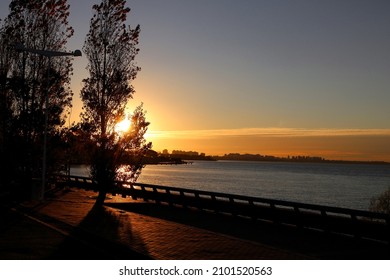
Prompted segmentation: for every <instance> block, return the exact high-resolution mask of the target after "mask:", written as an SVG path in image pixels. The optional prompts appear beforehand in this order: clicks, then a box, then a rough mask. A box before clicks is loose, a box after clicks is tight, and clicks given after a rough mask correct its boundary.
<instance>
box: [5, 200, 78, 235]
mask: <svg viewBox="0 0 390 280" xmlns="http://www.w3.org/2000/svg"><path fill="white" fill-rule="evenodd" d="M11 210H12V211H14V212H16V213H19V214H21V215H23V216H24V217H26V218H28V219H30V220H33V221H35V222H37V223H39V224H41V225H43V226H45V227H48V228H50V229H52V230H54V231H57V232H59V233H61V234H62V235H64V236H66V237H72V238H74V237H73V236H71V234H70V233H69V232H66V231H64V230H62V229H59V228H58V227H55V226H53V225H51V224H48V223H46V222H44V221H42V220H40V219H38V218H35V217H33V216H31V215H28V214H26V213H23V212H21V211H19V210H17V209H16V208H14V207H12V208H11Z"/></svg>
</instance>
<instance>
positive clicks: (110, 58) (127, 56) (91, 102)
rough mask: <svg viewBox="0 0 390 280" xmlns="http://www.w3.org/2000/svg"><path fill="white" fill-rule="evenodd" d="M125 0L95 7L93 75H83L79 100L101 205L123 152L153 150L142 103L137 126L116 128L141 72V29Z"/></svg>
mask: <svg viewBox="0 0 390 280" xmlns="http://www.w3.org/2000/svg"><path fill="white" fill-rule="evenodd" d="M125 3H126V1H124V0H103V1H102V2H101V3H100V4H99V5H94V6H93V7H92V8H93V11H94V14H93V17H92V19H91V22H90V30H89V33H88V35H87V37H86V40H85V44H84V47H83V50H84V53H85V55H86V57H87V58H88V61H89V63H88V67H87V69H88V71H89V77H88V78H87V79H84V87H83V89H82V91H81V98H82V101H83V103H84V107H83V109H84V112H83V113H82V115H81V117H82V122H83V127H84V128H87V129H88V131H89V133H90V135H91V140H92V142H93V143H95V148H94V152H93V155H92V163H91V175H92V177H93V178H94V179H95V180H96V181H97V182H98V184H99V197H98V199H97V204H102V203H103V202H104V199H105V195H106V191H107V189H108V188H109V187H110V186H112V185H113V183H114V180H115V179H116V178H117V175H118V169H119V167H120V163H121V159H122V160H123V158H122V157H124V155H125V154H124V151H126V152H127V153H130V154H131V153H133V154H134V157H135V158H137V160H138V158H139V156H142V154H143V153H144V152H145V151H146V150H147V149H148V148H150V144H146V143H145V140H144V139H143V136H144V133H145V132H146V130H147V127H148V123H147V122H146V121H145V117H144V112H143V110H142V108H141V107H138V108H137V109H136V111H135V112H134V114H133V116H132V118H133V119H132V122H133V128H132V130H131V131H130V132H128V133H125V134H123V135H120V134H118V133H116V132H115V130H114V128H115V125H116V123H117V122H118V121H119V120H121V119H123V117H124V112H125V108H126V105H127V102H128V100H129V99H131V98H132V97H133V93H134V89H133V87H132V85H131V81H132V80H133V79H135V77H136V75H137V72H138V71H139V70H140V68H139V67H138V66H136V65H135V62H134V59H135V56H136V55H137V53H138V51H139V49H138V48H137V44H138V37H139V32H140V27H139V26H136V28H134V29H132V28H131V27H130V26H127V25H126V18H127V14H128V13H129V12H130V9H129V8H126V7H125ZM135 158H134V160H133V161H132V163H133V164H131V165H129V167H128V170H127V171H130V173H129V174H132V175H131V176H130V178H128V179H130V180H135V179H136V178H137V177H138V175H139V172H140V170H141V169H142V164H139V163H138V162H137V160H135Z"/></svg>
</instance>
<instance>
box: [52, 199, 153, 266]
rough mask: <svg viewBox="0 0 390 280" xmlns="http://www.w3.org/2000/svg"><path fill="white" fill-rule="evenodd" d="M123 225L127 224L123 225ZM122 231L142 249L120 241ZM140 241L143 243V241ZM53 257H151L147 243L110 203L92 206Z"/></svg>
mask: <svg viewBox="0 0 390 280" xmlns="http://www.w3.org/2000/svg"><path fill="white" fill-rule="evenodd" d="M123 225H127V226H126V228H123ZM120 235H126V238H128V239H130V240H132V241H133V243H134V242H137V244H138V248H140V247H141V250H140V251H138V252H135V251H134V250H132V248H130V247H129V246H127V245H126V244H123V243H121V242H119V239H120ZM140 244H141V245H140ZM51 258H52V259H73V260H74V259H76V260H77V259H82V260H84V259H88V260H99V259H103V260H119V259H123V260H124V259H126V260H129V259H130V260H143V259H150V257H149V256H148V252H147V250H146V247H145V246H142V240H140V239H139V238H138V237H137V236H136V235H135V234H133V233H132V231H131V225H129V223H128V222H126V223H124V222H123V221H122V217H121V216H118V215H116V214H115V213H114V212H113V211H112V210H110V209H109V208H107V207H93V208H92V209H91V211H90V212H89V213H88V215H87V216H86V217H85V218H84V219H83V221H82V222H81V223H80V224H79V225H78V226H77V227H76V228H74V229H73V231H72V232H71V235H70V236H69V237H68V238H67V239H66V240H65V241H64V242H63V243H62V244H61V246H60V247H59V249H58V250H57V251H56V252H55V253H54V254H53V255H52V256H51Z"/></svg>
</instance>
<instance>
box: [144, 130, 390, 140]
mask: <svg viewBox="0 0 390 280" xmlns="http://www.w3.org/2000/svg"><path fill="white" fill-rule="evenodd" d="M148 135H149V137H152V138H176V139H177V138H180V139H199V138H215V137H237V136H259V137H260V136H262V137H320V136H322V137H325V136H328V137H336V136H390V129H301V128H239V129H212V130H176V131H150V132H149V133H148Z"/></svg>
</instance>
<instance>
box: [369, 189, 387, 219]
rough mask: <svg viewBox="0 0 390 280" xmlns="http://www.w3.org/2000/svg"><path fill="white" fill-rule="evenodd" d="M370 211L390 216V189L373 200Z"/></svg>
mask: <svg viewBox="0 0 390 280" xmlns="http://www.w3.org/2000/svg"><path fill="white" fill-rule="evenodd" d="M369 209H370V211H373V212H379V213H386V214H390V188H388V189H387V190H386V191H384V192H383V193H382V194H380V195H379V196H377V197H374V198H372V199H371V202H370V208H369Z"/></svg>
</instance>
